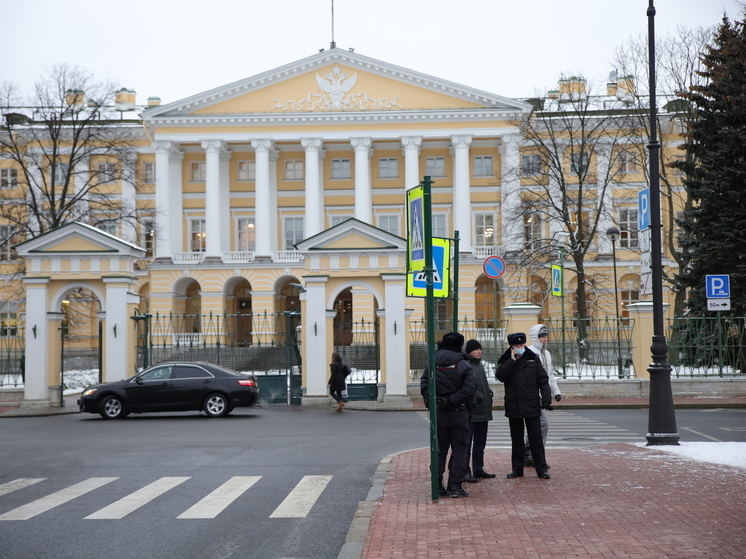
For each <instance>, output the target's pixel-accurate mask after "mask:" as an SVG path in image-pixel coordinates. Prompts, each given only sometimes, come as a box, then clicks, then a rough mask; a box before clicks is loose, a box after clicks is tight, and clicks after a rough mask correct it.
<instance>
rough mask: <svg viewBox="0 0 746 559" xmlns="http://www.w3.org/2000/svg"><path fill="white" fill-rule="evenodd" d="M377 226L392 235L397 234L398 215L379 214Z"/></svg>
mask: <svg viewBox="0 0 746 559" xmlns="http://www.w3.org/2000/svg"><path fill="white" fill-rule="evenodd" d="M378 228H379V229H383V230H384V231H386V232H387V233H391V234H392V235H399V216H398V215H379V216H378Z"/></svg>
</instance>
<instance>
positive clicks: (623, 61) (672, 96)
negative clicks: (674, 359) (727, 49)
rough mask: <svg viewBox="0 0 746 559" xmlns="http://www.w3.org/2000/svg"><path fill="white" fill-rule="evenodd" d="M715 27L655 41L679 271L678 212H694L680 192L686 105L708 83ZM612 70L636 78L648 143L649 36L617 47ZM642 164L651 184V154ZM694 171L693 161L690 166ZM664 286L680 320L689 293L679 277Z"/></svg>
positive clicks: (634, 99)
mask: <svg viewBox="0 0 746 559" xmlns="http://www.w3.org/2000/svg"><path fill="white" fill-rule="evenodd" d="M714 31H715V28H714V27H698V28H695V29H688V28H685V27H678V28H677V29H676V30H675V32H674V33H672V34H670V35H666V36H663V37H661V38H658V39H656V55H657V56H656V68H655V74H656V82H657V83H656V93H657V95H658V99H659V101H660V104H661V105H662V106H661V107H659V111H658V121H657V126H658V129H659V130H660V131H661V137H660V142H661V150H660V162H661V165H660V184H661V196H662V205H663V207H664V208H665V209H666V212H665V213H664V218H665V219H666V221H665V222H664V224H663V225H664V227H663V231H664V237H663V242H664V243H665V245H666V246H667V248H668V253H669V254H670V255H671V257H672V258H673V259H674V261H675V262H676V264H677V267H678V271H679V272H680V271H683V270H684V269H686V267H687V266H688V265H689V259H688V256H687V254H686V253H685V252H684V251H683V250H682V249H681V243H680V240H681V239H680V235H682V234H683V231H682V230H680V229H679V227H678V223H677V216H676V212H677V210H678V211H685V210H687V209H689V208H690V207H691V201H690V200H689V198H688V197H687V196H686V192H685V190H684V188H683V186H681V185H680V184H679V183H680V179H681V178H682V177H681V176H680V175H681V170H680V169H681V168H682V167H681V166H680V163H681V162H682V160H683V161H686V159H687V158H689V159H691V157H692V155H691V154H689V153H687V152H686V151H685V150H684V149H683V140H684V136H683V134H686V133H687V131H688V130H689V127H690V123H691V122H692V119H693V118H694V108H693V107H692V105H691V104H690V103H689V102H688V101H685V100H684V98H683V96H684V93H685V92H688V91H690V88H691V87H692V86H698V85H702V84H703V83H704V81H705V78H704V77H703V76H702V74H701V72H702V70H703V66H702V59H701V56H702V53H704V52H706V47H707V45H708V44H709V43H710V41H711V39H712V36H713V35H714ZM613 64H614V65H615V67H616V68H617V72H618V73H619V74H620V75H624V76H635V77H636V78H637V83H636V87H635V89H634V91H633V92H632V93H631V95H630V96H629V99H628V102H629V104H630V105H631V106H633V107H637V108H639V109H640V111H639V112H638V113H637V119H638V122H637V123H636V124H635V126H636V128H638V129H640V130H641V131H642V132H643V133H644V135H645V137H646V138H649V137H650V121H649V112H648V111H649V106H650V105H649V100H650V91H649V83H648V80H647V76H648V75H649V63H648V39H647V36H645V35H638V36H636V37H632V38H630V39H629V40H628V41H627V43H625V44H624V45H623V46H621V47H619V48H618V49H617V50H616V53H615V55H614V59H613ZM639 155H640V164H641V166H642V169H643V171H644V173H645V179H646V183H647V184H649V181H650V178H649V165H648V151H647V150H646V149H643V150H641V151H640V152H639ZM686 163H687V164H691V165H694V164H695V163H696V162H694V161H686ZM663 279H664V281H666V282H667V284H668V285H669V287H670V289H671V290H672V291H673V292H674V296H675V299H674V316H682V315H683V314H684V309H685V305H686V289H685V288H684V287H682V285H681V283H680V281H679V278H678V273H670V271H668V270H665V269H664V277H663Z"/></svg>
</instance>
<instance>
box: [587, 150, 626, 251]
mask: <svg viewBox="0 0 746 559" xmlns="http://www.w3.org/2000/svg"><path fill="white" fill-rule="evenodd" d="M610 147H611V146H608V145H603V144H597V145H596V150H595V154H594V155H595V156H596V176H597V177H598V178H597V179H596V184H597V188H598V189H599V190H601V189H602V188H604V185H605V186H606V191H605V192H604V193H603V202H602V203H603V210H604V212H603V213H602V214H601V216H600V217H599V220H598V240H599V243H598V245H599V246H598V248H599V253H602V254H611V253H612V246H611V241H610V240H609V239H607V238H606V230H607V229H608V228H609V227H611V226H613V225H614V220H615V219H616V217H617V212H616V210H615V209H614V181H613V180H612V179H611V174H612V172H613V171H612V169H610V165H611V158H610V154H609V149H610ZM589 174H590V173H589ZM600 194H601V193H600V192H599V195H600ZM599 207H600V206H599ZM588 217H589V219H590V223H592V222H593V218H594V217H595V216H593V215H589V216H588ZM618 246H619V245H617V248H618Z"/></svg>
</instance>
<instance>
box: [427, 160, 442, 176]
mask: <svg viewBox="0 0 746 559" xmlns="http://www.w3.org/2000/svg"><path fill="white" fill-rule="evenodd" d="M425 174H426V175H427V176H429V177H441V178H442V177H445V176H446V160H445V157H428V158H427V159H425Z"/></svg>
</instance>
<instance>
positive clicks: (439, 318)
mask: <svg viewBox="0 0 746 559" xmlns="http://www.w3.org/2000/svg"><path fill="white" fill-rule="evenodd" d="M448 303H450V301H448V299H441V298H437V299H435V329H436V330H437V331H438V332H447V331H449V330H451V328H452V326H451V319H450V316H449V315H450V313H449V312H448V310H449V309H448V307H449V304H448Z"/></svg>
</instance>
